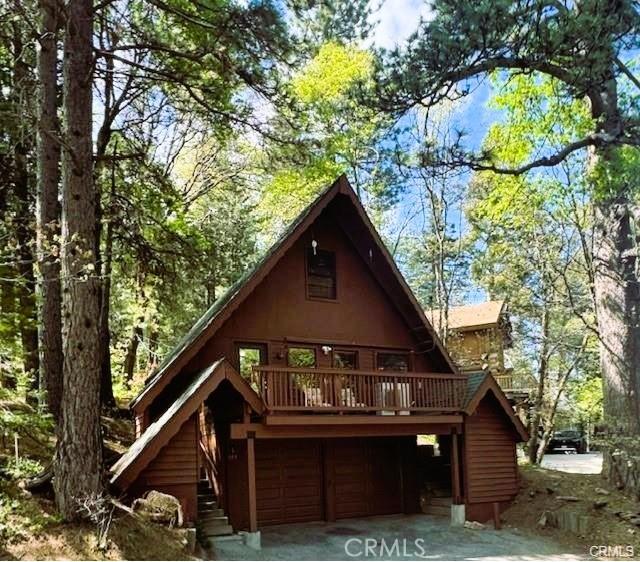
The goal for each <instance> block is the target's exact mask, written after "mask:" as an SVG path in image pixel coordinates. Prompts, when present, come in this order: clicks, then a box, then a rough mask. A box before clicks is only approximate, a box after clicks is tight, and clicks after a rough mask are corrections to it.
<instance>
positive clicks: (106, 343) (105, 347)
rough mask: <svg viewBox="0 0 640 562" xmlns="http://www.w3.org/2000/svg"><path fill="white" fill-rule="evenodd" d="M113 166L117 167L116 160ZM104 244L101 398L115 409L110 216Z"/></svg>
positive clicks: (101, 316)
mask: <svg viewBox="0 0 640 562" xmlns="http://www.w3.org/2000/svg"><path fill="white" fill-rule="evenodd" d="M113 166H114V167H115V160H114V164H113ZM114 192H115V181H113V182H112V186H111V197H112V200H113V194H114ZM106 230H107V232H106V237H105V243H104V254H103V256H104V262H103V264H102V271H101V273H102V275H101V277H102V280H101V281H102V282H101V290H100V325H99V333H100V379H101V381H100V397H101V401H102V404H103V406H107V407H114V406H115V405H116V399H115V397H114V396H113V380H112V377H111V332H110V330H109V311H110V308H111V306H110V305H111V271H112V264H113V220H112V217H111V216H109V222H108V224H107V229H106Z"/></svg>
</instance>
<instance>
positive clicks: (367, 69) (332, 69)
mask: <svg viewBox="0 0 640 562" xmlns="http://www.w3.org/2000/svg"><path fill="white" fill-rule="evenodd" d="M371 63H372V58H371V55H370V54H369V53H367V52H366V51H361V50H358V49H352V48H347V47H343V46H341V45H338V44H337V43H326V44H324V45H322V47H320V50H319V51H318V54H317V55H316V57H315V58H314V59H313V60H311V62H310V63H309V64H308V65H307V66H306V67H305V68H304V69H303V70H302V72H300V74H298V76H296V77H294V79H293V83H292V87H293V92H294V94H295V96H296V98H297V99H298V100H300V101H301V102H302V103H304V104H325V103H329V104H330V103H332V102H334V103H335V102H339V101H340V100H341V99H344V97H345V96H346V95H347V94H348V92H349V89H350V88H351V87H352V86H353V85H354V84H356V83H358V82H360V81H363V80H366V79H367V78H369V76H370V74H371ZM327 111H331V108H330V107H329V108H327Z"/></svg>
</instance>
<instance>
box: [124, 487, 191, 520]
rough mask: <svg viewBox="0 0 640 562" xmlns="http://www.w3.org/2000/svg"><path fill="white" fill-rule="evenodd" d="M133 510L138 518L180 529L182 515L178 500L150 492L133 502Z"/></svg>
mask: <svg viewBox="0 0 640 562" xmlns="http://www.w3.org/2000/svg"><path fill="white" fill-rule="evenodd" d="M132 507H133V510H134V511H135V512H136V513H138V514H139V515H140V516H142V517H144V518H146V519H148V520H149V521H154V522H156V523H166V524H168V525H169V526H170V527H173V526H176V525H177V526H178V527H182V524H183V522H184V514H183V512H182V506H181V505H180V501H179V500H178V498H176V497H174V496H172V495H170V494H164V493H162V492H158V491H157V490H150V491H149V492H146V493H145V494H144V496H142V497H141V498H138V499H137V500H135V501H134V502H133V505H132Z"/></svg>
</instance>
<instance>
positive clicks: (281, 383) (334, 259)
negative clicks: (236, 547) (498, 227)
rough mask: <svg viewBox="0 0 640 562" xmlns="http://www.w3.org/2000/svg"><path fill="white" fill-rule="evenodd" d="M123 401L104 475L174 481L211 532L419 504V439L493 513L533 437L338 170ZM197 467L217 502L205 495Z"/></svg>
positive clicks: (133, 486) (117, 479)
mask: <svg viewBox="0 0 640 562" xmlns="http://www.w3.org/2000/svg"><path fill="white" fill-rule="evenodd" d="M132 408H133V411H134V414H135V420H136V432H137V440H136V441H135V442H134V444H133V445H132V446H131V448H130V449H129V451H128V452H127V453H126V454H125V455H124V456H123V457H122V458H121V459H120V460H119V461H118V462H117V463H116V464H115V465H114V466H113V467H112V469H111V471H112V478H111V483H112V485H113V486H114V487H115V488H116V489H118V490H119V491H120V492H123V493H126V494H127V495H128V496H129V497H130V498H133V497H136V496H138V495H141V494H143V493H144V492H145V491H146V490H150V489H157V490H160V491H164V492H167V493H170V494H173V495H175V496H176V497H178V498H179V499H180V501H181V503H182V505H183V508H184V511H185V515H186V518H187V520H191V521H193V520H196V519H198V518H200V519H201V520H207V521H208V520H211V519H217V521H218V524H219V526H220V531H219V532H228V531H229V530H230V527H232V528H233V529H234V530H236V531H238V530H246V531H249V532H251V533H253V532H255V531H256V530H257V529H258V528H259V527H261V526H265V525H272V524H278V523H291V522H302V521H317V520H329V521H332V520H335V519H340V518H346V517H362V516H369V515H381V514H393V513H414V512H418V511H419V509H420V506H419V486H420V481H421V479H423V477H424V475H423V474H419V470H418V463H417V462H416V457H417V448H418V447H417V436H418V435H437V436H439V439H441V440H442V442H443V443H445V442H446V443H447V447H446V451H447V454H448V455H449V460H450V470H449V472H448V474H447V479H448V485H449V487H450V490H451V501H452V503H453V504H455V506H454V508H453V509H452V512H454V513H456V514H457V515H459V514H460V512H461V511H463V510H464V508H465V507H466V515H467V518H468V519H477V520H487V519H489V518H490V517H491V516H492V514H493V513H494V509H497V508H499V507H504V506H505V505H506V503H507V502H509V501H510V500H511V499H512V498H513V497H514V496H515V495H516V494H517V492H518V472H517V465H516V455H515V445H516V442H518V441H523V440H526V439H527V435H526V431H525V429H524V427H523V426H522V424H521V422H520V420H519V419H517V417H516V416H515V415H514V413H513V410H512V408H511V407H510V405H509V403H508V401H507V399H506V398H505V396H504V394H503V392H502V391H501V390H500V388H499V387H498V385H497V384H496V383H495V381H494V379H493V378H492V377H490V376H487V375H486V374H485V373H479V374H474V375H471V376H469V375H467V374H462V373H460V372H459V371H458V369H457V367H456V366H455V364H454V363H453V362H452V361H451V359H450V357H449V355H448V353H447V351H446V350H445V349H444V348H443V346H442V344H441V342H440V340H439V338H438V337H437V335H436V334H435V332H434V330H433V329H432V327H431V325H430V324H429V322H428V321H427V319H426V317H425V315H424V312H423V310H422V309H421V307H420V306H419V304H418V302H417V301H416V298H415V297H414V295H413V294H412V292H411V291H410V289H409V287H408V286H407V284H406V282H405V281H404V279H403V278H402V276H401V274H400V273H399V271H398V269H397V267H396V265H395V263H394V262H393V259H392V258H391V256H390V254H389V252H388V251H387V250H386V248H385V247H384V245H383V243H382V241H381V240H380V237H379V236H378V234H377V233H376V231H375V229H374V227H373V225H372V224H371V222H370V220H369V218H368V217H367V215H366V213H365V211H364V209H363V207H362V205H361V204H360V202H359V200H358V198H357V197H356V195H355V194H354V192H353V190H352V189H351V187H350V186H349V184H348V182H347V180H346V178H345V177H344V176H342V177H340V178H339V179H338V180H337V181H336V182H335V183H334V184H333V185H332V186H330V187H329V188H328V189H326V190H325V191H324V192H323V193H322V194H321V195H320V196H319V197H318V198H317V199H316V201H315V202H314V203H313V204H311V205H310V206H309V207H308V208H307V209H306V210H305V211H304V212H303V213H302V214H301V215H300V216H299V217H298V219H297V220H296V221H295V222H294V224H293V225H292V226H291V227H290V228H289V229H288V230H287V232H286V233H285V234H284V235H283V236H282V237H281V238H280V240H279V241H278V242H277V243H276V244H275V245H274V246H273V248H272V249H271V250H270V251H269V252H268V253H267V254H266V256H265V257H264V258H263V259H262V260H261V261H260V262H259V263H258V264H257V266H256V267H255V268H253V269H252V270H251V271H249V272H247V273H246V274H245V275H244V276H243V278H242V279H240V280H239V281H238V283H236V284H235V285H234V286H233V287H232V288H231V289H229V291H228V292H227V293H226V294H225V295H224V296H223V297H221V298H220V299H219V300H218V301H217V302H216V303H215V304H214V305H213V307H212V308H211V309H210V310H208V311H207V312H206V313H205V314H204V316H203V317H202V318H201V319H200V320H198V322H196V324H195V325H194V326H193V328H192V329H191V330H190V332H189V333H188V334H187V335H186V336H185V338H184V339H183V340H182V341H181V342H180V343H179V344H178V345H177V347H176V348H175V349H174V350H173V351H172V352H171V353H170V354H169V355H168V357H166V358H165V360H164V362H163V363H162V364H161V365H160V367H159V368H158V370H157V372H156V373H155V375H154V376H153V377H152V378H151V379H150V381H149V382H148V384H147V385H146V386H145V388H144V389H143V390H142V392H141V393H140V395H139V396H138V397H137V398H136V399H135V400H134V401H133V403H132ZM443 450H444V449H443ZM203 474H206V477H207V480H208V482H209V484H210V486H211V488H212V489H213V490H214V492H215V498H214V497H213V496H212V494H211V492H209V497H204V498H203V497H201V498H200V499H201V500H203V499H204V500H207V501H200V502H199V501H198V493H199V490H200V492H201V495H202V492H203V489H202V484H201V483H200V480H201V477H202V475H203ZM199 486H200V488H199ZM205 487H206V486H205ZM211 508H213V509H211ZM227 521H228V523H229V524H230V527H228V526H227V525H226V523H227Z"/></svg>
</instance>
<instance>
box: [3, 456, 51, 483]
mask: <svg viewBox="0 0 640 562" xmlns="http://www.w3.org/2000/svg"><path fill="white" fill-rule="evenodd" d="M43 470H44V467H43V466H42V464H41V463H40V462H38V461H35V460H32V459H29V458H27V457H18V460H17V461H16V459H15V458H11V459H10V460H9V461H8V462H7V464H6V466H5V467H4V468H3V470H2V471H3V472H4V474H6V475H7V476H9V477H10V478H13V479H14V480H22V479H24V478H31V477H33V476H35V475H37V474H40V473H42V471H43Z"/></svg>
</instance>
